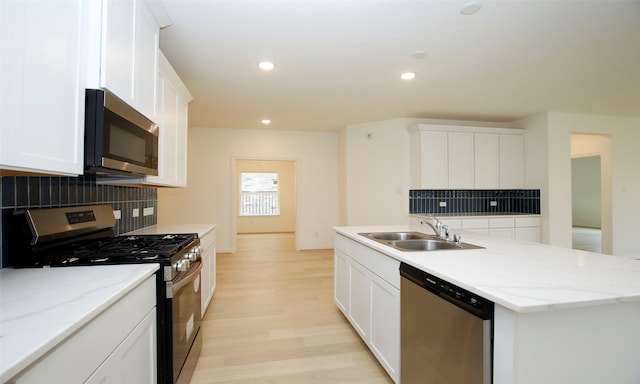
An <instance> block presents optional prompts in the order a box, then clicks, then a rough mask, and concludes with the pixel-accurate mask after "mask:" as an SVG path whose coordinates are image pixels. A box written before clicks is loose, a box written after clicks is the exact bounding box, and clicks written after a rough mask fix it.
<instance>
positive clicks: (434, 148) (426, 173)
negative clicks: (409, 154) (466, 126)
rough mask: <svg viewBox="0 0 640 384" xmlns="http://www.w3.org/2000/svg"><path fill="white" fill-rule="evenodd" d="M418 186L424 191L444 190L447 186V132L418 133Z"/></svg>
mask: <svg viewBox="0 0 640 384" xmlns="http://www.w3.org/2000/svg"><path fill="white" fill-rule="evenodd" d="M420 141H421V145H420V147H421V148H420V159H421V160H420V164H419V167H420V184H421V185H422V188H424V189H446V188H447V187H448V185H449V179H448V178H449V176H448V175H449V173H448V168H447V132H436V131H433V132H431V131H424V132H420Z"/></svg>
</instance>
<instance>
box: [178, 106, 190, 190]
mask: <svg viewBox="0 0 640 384" xmlns="http://www.w3.org/2000/svg"><path fill="white" fill-rule="evenodd" d="M188 120H189V104H188V102H187V101H186V100H185V99H184V98H183V97H178V99H177V100H176V186H180V187H186V186H187V149H188V138H187V136H188V132H189V130H188V128H189V126H188Z"/></svg>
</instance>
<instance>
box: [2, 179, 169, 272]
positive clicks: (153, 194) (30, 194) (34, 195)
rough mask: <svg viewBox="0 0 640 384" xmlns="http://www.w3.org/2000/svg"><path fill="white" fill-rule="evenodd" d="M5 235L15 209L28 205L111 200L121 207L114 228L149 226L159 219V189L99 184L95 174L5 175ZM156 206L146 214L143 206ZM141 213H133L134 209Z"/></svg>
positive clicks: (132, 228)
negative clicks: (149, 213) (151, 211)
mask: <svg viewBox="0 0 640 384" xmlns="http://www.w3.org/2000/svg"><path fill="white" fill-rule="evenodd" d="M0 194H1V197H2V237H3V238H4V237H5V234H6V225H7V224H8V222H9V219H10V217H11V215H12V213H13V211H15V210H17V209H25V208H57V207H74V206H82V205H92V204H111V206H112V207H113V209H114V210H120V211H121V218H120V219H119V220H116V227H115V228H114V229H115V232H116V234H118V235H119V234H122V233H126V232H130V231H134V230H136V229H140V228H144V227H148V226H151V225H154V224H157V222H158V215H157V214H158V192H157V189H156V188H151V187H129V186H119V185H102V184H97V183H96V179H95V176H92V175H88V176H81V177H57V176H52V177H44V176H2V192H1V193H0ZM149 207H153V214H152V215H148V216H144V215H143V209H144V208H149ZM134 208H137V209H138V210H139V216H138V217H133V210H134ZM4 243H5V242H4V241H3V246H2V264H0V266H6V265H7V264H6V260H5V259H6V257H5V255H6V250H5V249H4Z"/></svg>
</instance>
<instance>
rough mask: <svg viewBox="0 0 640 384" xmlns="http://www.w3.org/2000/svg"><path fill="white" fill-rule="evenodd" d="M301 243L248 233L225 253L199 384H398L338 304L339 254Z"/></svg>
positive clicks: (195, 380) (195, 383)
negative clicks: (336, 262) (233, 250)
mask: <svg viewBox="0 0 640 384" xmlns="http://www.w3.org/2000/svg"><path fill="white" fill-rule="evenodd" d="M294 242H295V237H294V235H293V234H276V235H242V236H238V245H237V250H238V251H237V252H236V253H235V254H218V263H217V271H218V274H217V287H216V292H215V294H214V297H213V300H212V303H211V304H210V306H209V309H208V310H207V313H206V315H205V317H204V319H203V322H202V332H203V341H204V345H203V349H202V353H201V355H200V358H199V359H198V364H197V366H196V369H195V372H194V374H193V377H192V379H191V384H214V383H216V384H222V383H224V384H247V383H261V384H262V383H264V384H271V383H274V384H275V383H279V384H286V383H309V384H315V383H367V384H378V383H379V384H390V383H393V382H392V380H391V379H390V378H389V376H388V375H387V374H386V372H385V371H384V369H383V368H382V367H381V366H380V365H379V364H378V362H377V360H376V359H375V357H374V356H373V355H372V354H371V352H370V351H369V350H368V348H367V347H366V345H365V344H364V343H363V342H362V340H361V339H360V338H359V336H358V335H357V334H356V332H355V331H354V330H353V328H351V326H350V325H349V323H348V321H347V320H346V319H345V318H344V316H343V315H342V313H340V311H339V310H338V309H337V308H336V306H335V304H334V303H333V250H317V251H316V250H314V251H295V246H294Z"/></svg>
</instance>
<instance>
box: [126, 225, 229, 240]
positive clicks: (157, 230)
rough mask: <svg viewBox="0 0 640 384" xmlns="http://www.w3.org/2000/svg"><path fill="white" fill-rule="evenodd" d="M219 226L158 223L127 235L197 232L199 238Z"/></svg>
mask: <svg viewBox="0 0 640 384" xmlns="http://www.w3.org/2000/svg"><path fill="white" fill-rule="evenodd" d="M217 226H218V224H157V225H152V226H150V227H145V228H142V229H138V230H135V231H132V232H128V233H127V235H156V234H178V233H197V234H198V237H199V238H203V237H204V236H205V235H206V234H207V233H209V232H211V231H213V230H214V229H215V228H216V227H217Z"/></svg>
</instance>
